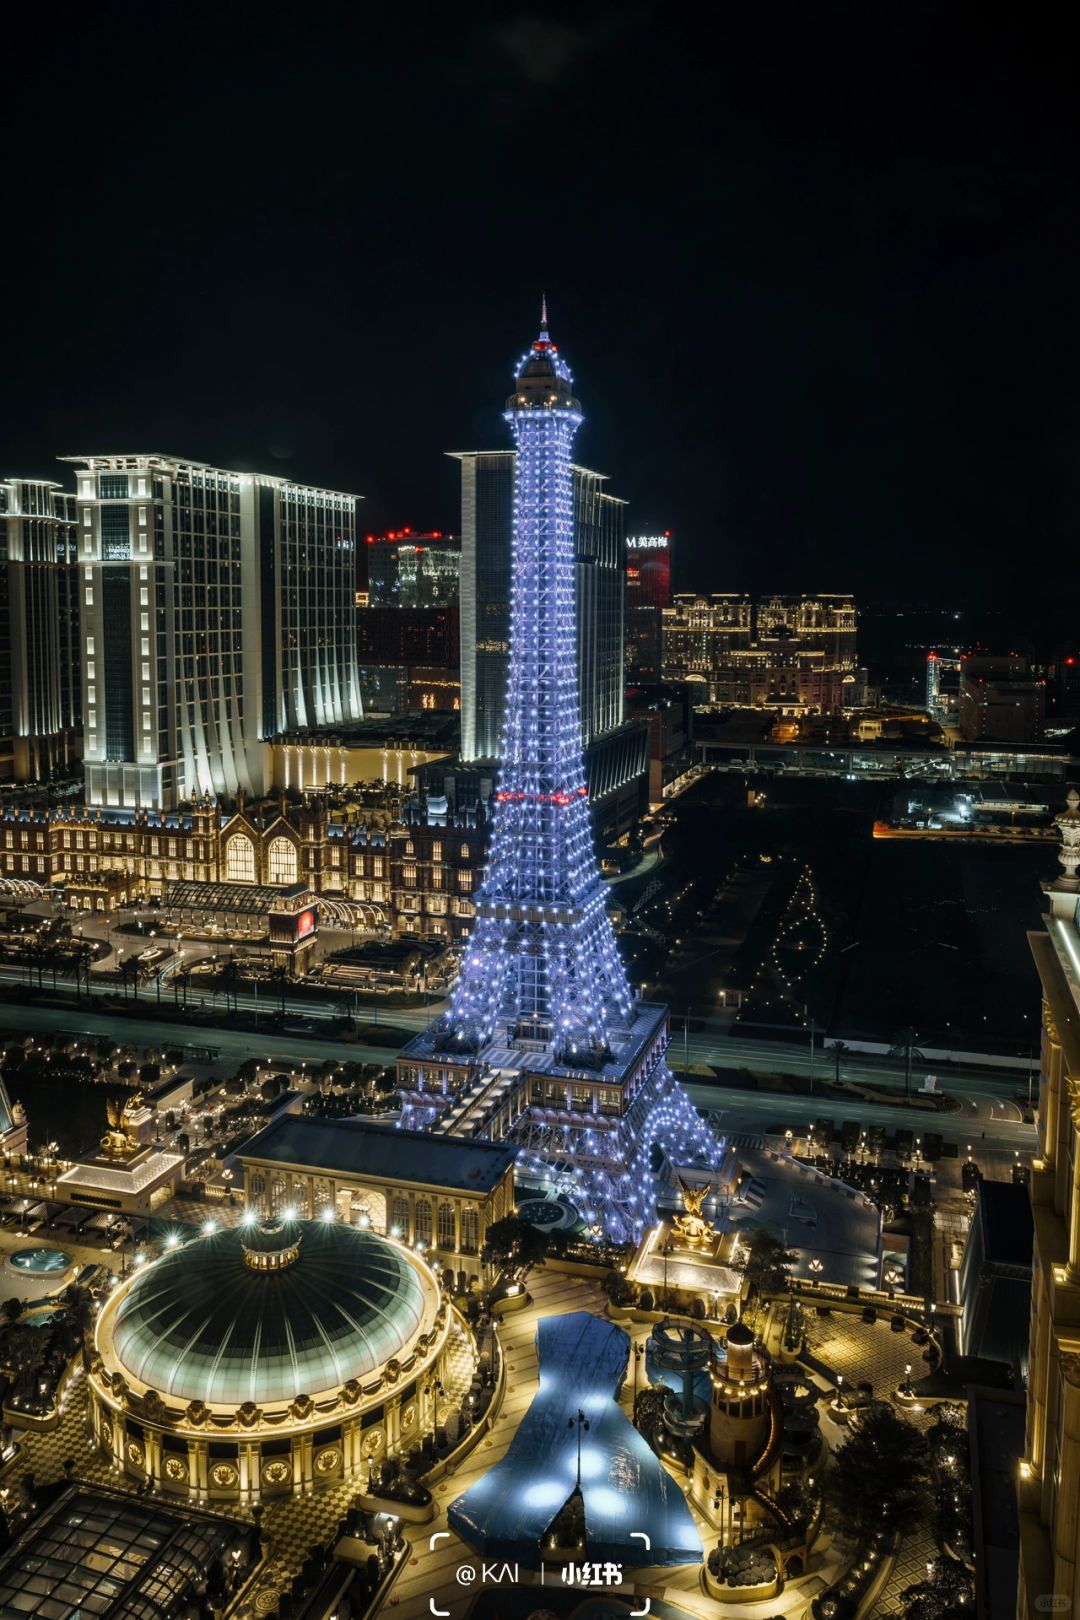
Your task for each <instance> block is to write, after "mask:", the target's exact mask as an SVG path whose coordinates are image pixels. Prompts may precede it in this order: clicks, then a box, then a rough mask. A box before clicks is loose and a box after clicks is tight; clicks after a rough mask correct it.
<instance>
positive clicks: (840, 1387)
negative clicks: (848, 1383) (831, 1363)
mask: <svg viewBox="0 0 1080 1620" xmlns="http://www.w3.org/2000/svg"><path fill="white" fill-rule="evenodd" d="M836 1407H837V1411H842V1410H843V1407H844V1375H843V1373H837V1375H836Z"/></svg>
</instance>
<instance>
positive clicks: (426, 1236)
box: [416, 1198, 431, 1243]
mask: <svg viewBox="0 0 1080 1620" xmlns="http://www.w3.org/2000/svg"><path fill="white" fill-rule="evenodd" d="M416 1241H417V1243H430V1242H431V1204H430V1203H429V1201H428V1200H427V1199H426V1198H418V1199H417V1200H416Z"/></svg>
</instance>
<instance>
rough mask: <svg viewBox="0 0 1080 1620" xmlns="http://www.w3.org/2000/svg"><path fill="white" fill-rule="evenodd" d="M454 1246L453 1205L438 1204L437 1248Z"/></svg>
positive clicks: (451, 1247)
mask: <svg viewBox="0 0 1080 1620" xmlns="http://www.w3.org/2000/svg"><path fill="white" fill-rule="evenodd" d="M453 1247H454V1206H453V1204H440V1205H439V1248H440V1249H451V1250H452V1249H453Z"/></svg>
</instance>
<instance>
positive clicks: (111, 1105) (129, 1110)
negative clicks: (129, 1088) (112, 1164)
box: [101, 1091, 143, 1159]
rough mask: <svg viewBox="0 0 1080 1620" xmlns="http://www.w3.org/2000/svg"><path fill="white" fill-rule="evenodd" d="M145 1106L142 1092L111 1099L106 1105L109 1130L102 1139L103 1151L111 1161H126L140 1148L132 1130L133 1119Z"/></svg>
mask: <svg viewBox="0 0 1080 1620" xmlns="http://www.w3.org/2000/svg"><path fill="white" fill-rule="evenodd" d="M142 1105H143V1099H142V1092H141V1091H133V1092H132V1094H131V1096H130V1097H110V1098H108V1099H107V1101H106V1103H105V1117H106V1119H107V1120H108V1122H109V1129H108V1130H107V1131H106V1132H105V1135H104V1136H103V1137H102V1138H101V1147H102V1151H103V1152H105V1153H107V1154H108V1155H109V1157H110V1159H126V1158H127V1156H128V1154H129V1153H134V1152H135V1150H136V1148H137V1147H138V1146H139V1141H138V1138H137V1137H136V1136H135V1135H134V1133H133V1132H132V1130H131V1123H132V1119H133V1117H134V1115H135V1114H137V1113H138V1111H139V1109H140V1108H141V1107H142Z"/></svg>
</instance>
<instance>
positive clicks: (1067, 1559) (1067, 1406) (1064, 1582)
mask: <svg viewBox="0 0 1080 1620" xmlns="http://www.w3.org/2000/svg"><path fill="white" fill-rule="evenodd" d="M1060 1367H1061V1407H1062V1410H1061V1452H1060V1455H1059V1457H1058V1477H1057V1491H1056V1493H1055V1507H1054V1523H1053V1527H1052V1530H1053V1549H1054V1594H1055V1596H1057V1597H1062V1596H1064V1597H1066V1598H1067V1599H1069V1600H1070V1602H1071V1600H1072V1599H1073V1598H1074V1596H1075V1585H1076V1560H1077V1540H1078V1537H1080V1355H1073V1354H1069V1355H1063V1356H1062V1357H1061V1361H1060Z"/></svg>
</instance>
